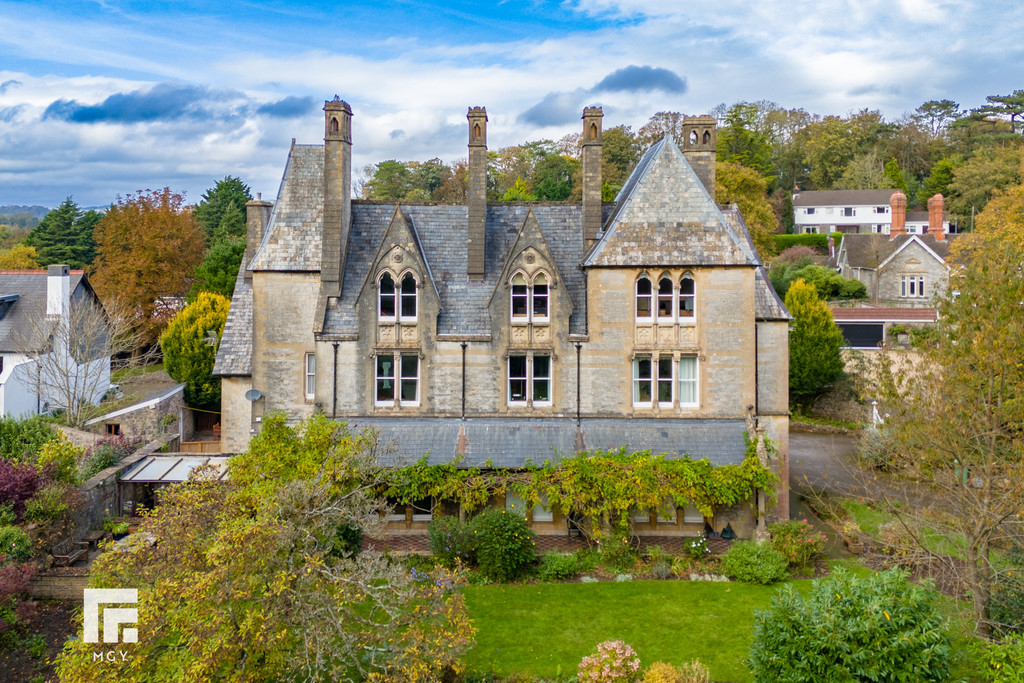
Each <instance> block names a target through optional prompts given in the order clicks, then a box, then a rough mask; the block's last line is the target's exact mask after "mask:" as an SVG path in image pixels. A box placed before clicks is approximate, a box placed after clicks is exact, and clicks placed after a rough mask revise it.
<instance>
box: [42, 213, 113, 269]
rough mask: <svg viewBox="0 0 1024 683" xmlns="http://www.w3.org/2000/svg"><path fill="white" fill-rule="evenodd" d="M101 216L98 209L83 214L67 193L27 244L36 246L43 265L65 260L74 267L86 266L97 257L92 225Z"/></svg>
mask: <svg viewBox="0 0 1024 683" xmlns="http://www.w3.org/2000/svg"><path fill="white" fill-rule="evenodd" d="M101 218H102V214H100V213H98V212H96V211H88V212H86V213H84V214H83V213H82V211H81V210H80V209H79V208H78V204H76V203H75V201H74V200H73V199H72V198H71V197H68V198H67V199H65V200H64V201H63V202H62V203H61V205H60V206H58V207H57V208H56V209H54V210H53V211H50V212H49V213H48V214H46V215H45V216H44V217H43V219H42V220H41V221H40V222H39V225H37V226H36V227H35V228H33V229H32V231H31V232H30V233H29V234H28V236H27V237H26V238H25V244H26V245H27V246H30V247H35V250H36V253H37V254H38V258H37V260H38V261H39V264H40V265H42V266H48V265H52V264H54V263H66V264H67V265H69V266H71V267H72V268H74V269H83V268H87V267H88V266H89V265H91V264H92V261H93V259H94V258H95V257H96V242H95V240H94V239H93V229H94V228H95V227H96V224H97V223H99V221H100V219H101Z"/></svg>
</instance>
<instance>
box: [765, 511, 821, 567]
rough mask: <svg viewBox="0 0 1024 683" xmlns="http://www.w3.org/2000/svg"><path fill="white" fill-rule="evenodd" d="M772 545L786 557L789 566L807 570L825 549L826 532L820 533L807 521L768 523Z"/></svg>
mask: <svg viewBox="0 0 1024 683" xmlns="http://www.w3.org/2000/svg"><path fill="white" fill-rule="evenodd" d="M768 531H769V532H770V533H771V535H772V547H773V548H775V550H777V551H778V552H780V553H782V555H783V556H784V557H785V558H786V562H788V563H789V566H791V567H795V568H797V569H800V570H805V569H807V568H809V567H810V566H811V564H812V563H813V562H814V561H815V560H817V559H818V556H819V555H820V554H821V551H822V550H824V549H825V539H826V536H825V534H820V533H818V532H816V531H815V530H814V528H813V527H812V526H811V525H810V524H808V523H807V520H806V519H805V520H803V521H802V522H798V521H796V520H792V519H791V520H786V521H785V522H775V523H774V524H769V525H768Z"/></svg>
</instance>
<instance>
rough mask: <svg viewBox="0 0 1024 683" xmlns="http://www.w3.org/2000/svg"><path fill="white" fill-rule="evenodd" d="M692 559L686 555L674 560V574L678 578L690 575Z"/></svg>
mask: <svg viewBox="0 0 1024 683" xmlns="http://www.w3.org/2000/svg"><path fill="white" fill-rule="evenodd" d="M691 561H692V560H691V558H690V557H687V556H685V555H680V556H678V557H673V558H672V573H673V574H675V575H676V576H678V577H683V576H686V575H687V574H689V573H690V562H691Z"/></svg>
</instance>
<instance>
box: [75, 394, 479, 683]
mask: <svg viewBox="0 0 1024 683" xmlns="http://www.w3.org/2000/svg"><path fill="white" fill-rule="evenodd" d="M379 449H380V446H379V444H378V443H377V441H376V438H375V437H374V436H373V435H372V434H370V433H354V432H350V431H349V430H348V429H347V428H346V427H345V426H344V425H343V424H339V423H337V422H333V421H331V420H328V419H327V418H324V417H322V416H314V417H312V418H309V419H307V420H306V421H304V422H302V423H301V424H299V425H298V426H296V427H294V428H292V427H288V426H287V424H286V422H285V417H284V416H283V415H280V414H278V415H268V416H267V417H266V419H265V420H264V422H263V428H262V430H261V432H260V434H259V435H258V436H257V437H255V438H254V439H253V441H252V444H251V445H250V447H249V450H248V451H246V452H245V453H242V454H239V455H237V456H235V457H234V458H232V460H231V462H230V464H229V465H228V468H229V470H228V478H227V479H226V480H215V479H214V478H213V477H211V476H210V474H209V472H208V471H207V472H204V471H200V472H198V473H196V474H195V475H194V476H193V478H192V479H191V480H190V481H189V482H187V483H185V484H182V485H180V486H175V487H172V488H170V489H168V490H167V491H166V492H165V493H164V495H163V496H162V497H161V505H160V506H159V507H158V508H157V509H156V510H154V511H153V512H152V513H151V514H150V515H149V516H148V517H147V518H146V519H145V520H144V521H143V523H142V531H143V533H141V534H138V535H137V536H136V537H133V538H139V539H143V538H144V539H145V540H141V542H134V543H129V545H128V546H126V547H125V548H123V551H122V552H112V553H104V554H103V555H102V556H101V557H100V558H99V559H98V560H96V562H95V563H94V564H93V566H92V570H91V573H90V581H91V585H92V586H93V587H128V586H130V587H133V588H137V589H138V591H139V600H138V605H137V609H138V630H139V633H140V638H139V642H138V643H135V644H130V643H122V644H121V645H119V646H118V647H119V648H122V649H125V650H129V651H130V653H129V654H130V656H129V658H128V660H127V661H119V662H117V663H110V662H94V661H93V656H92V651H93V649H94V647H95V646H93V645H91V644H88V643H83V642H82V641H81V640H76V639H72V640H70V641H68V644H67V645H66V647H65V650H64V652H63V654H62V655H61V658H60V661H59V662H58V672H59V674H60V677H61V680H62V681H65V683H72V682H78V681H82V682H85V681H117V680H126V679H135V680H225V681H246V680H263V679H266V678H268V677H270V678H273V679H275V680H310V681H327V680H332V681H333V680H346V681H351V680H367V679H368V678H370V679H372V680H404V681H410V682H411V681H432V680H441V678H442V676H443V675H444V674H445V673H446V671H448V670H449V669H452V670H454V671H453V672H449V673H456V674H457V673H458V672H459V671H460V669H461V667H460V665H459V658H460V657H461V656H462V655H463V654H464V653H465V652H466V651H467V650H468V649H469V648H470V647H471V646H472V643H473V627H472V625H471V623H470V620H469V617H468V614H467V612H466V608H465V604H464V600H463V598H462V596H461V595H460V594H459V592H458V590H457V588H458V579H459V576H458V575H457V574H452V573H450V572H447V571H445V570H436V571H435V572H433V573H432V574H431V575H430V576H427V575H425V574H421V573H418V572H412V573H410V571H409V569H408V566H407V565H406V564H405V563H404V562H401V561H396V560H394V559H392V558H389V557H386V556H385V555H383V554H381V553H379V552H376V551H373V550H363V551H361V552H358V548H356V549H353V548H352V547H351V546H348V545H346V544H345V543H344V542H343V539H344V538H345V537H346V536H345V534H347V533H350V532H349V531H348V530H349V529H351V528H358V529H360V530H362V531H363V532H364V533H366V534H367V535H371V536H377V535H379V534H380V533H381V532H382V531H383V529H384V526H385V525H386V523H387V521H386V520H387V518H386V514H385V513H386V509H387V505H386V503H385V501H384V500H382V499H381V498H379V497H378V495H377V493H376V491H377V489H378V487H379V486H381V485H382V479H381V477H382V471H381V470H380V468H379V466H378V465H377V462H376V461H377V457H378V456H379V455H380V452H379ZM141 634H145V637H142V636H141Z"/></svg>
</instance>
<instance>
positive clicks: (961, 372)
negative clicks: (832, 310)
mask: <svg viewBox="0 0 1024 683" xmlns="http://www.w3.org/2000/svg"><path fill="white" fill-rule="evenodd" d="M1017 201H1018V202H1019V198H1018V200H1017ZM997 208H998V210H997ZM1001 208H1002V207H993V214H992V215H991V221H990V216H989V215H985V214H983V216H984V219H982V217H979V223H980V224H981V225H984V226H985V228H984V229H983V230H980V231H979V232H977V233H976V234H973V235H963V236H961V237H960V238H958V239H957V241H956V242H954V243H953V245H952V247H951V252H952V254H951V260H952V262H953V263H954V264H955V266H954V268H953V270H952V273H951V275H950V279H949V286H948V288H947V292H950V293H953V292H955V293H956V294H955V295H953V294H949V295H947V297H946V298H944V299H942V300H941V301H939V302H938V313H939V315H938V321H937V322H936V324H935V336H934V340H933V342H932V343H931V344H929V345H926V346H924V347H923V349H922V350H921V354H922V356H921V358H920V359H914V360H913V361H911V360H910V359H905V358H904V357H903V356H902V355H901V354H896V353H895V352H894V353H893V354H892V355H891V356H884V357H883V361H884V362H883V363H882V364H881V366H880V368H879V374H878V386H879V398H880V399H881V401H882V403H883V406H884V410H885V412H887V413H889V417H888V418H887V420H886V424H885V427H884V429H883V430H882V432H881V438H882V440H883V443H884V444H885V447H886V450H885V452H887V453H888V454H889V455H888V458H889V460H888V462H887V465H888V466H889V467H890V468H891V469H894V470H896V471H898V472H899V473H901V474H902V475H904V476H906V477H908V478H910V479H911V480H914V481H916V482H918V483H919V484H920V485H921V490H926V491H927V492H928V493H927V496H917V497H915V499H914V500H913V501H911V502H912V504H910V505H907V501H903V502H902V504H901V503H899V502H898V501H890V500H888V499H887V500H885V501H884V502H886V503H890V505H889V506H888V509H889V510H890V511H892V512H893V514H896V515H897V516H898V518H899V519H900V521H901V522H902V527H901V530H900V536H901V537H903V538H906V539H908V541H909V542H910V543H911V544H912V545H915V546H917V548H918V549H919V550H920V551H921V552H922V553H924V554H925V555H926V556H927V557H929V558H930V559H931V561H933V562H940V563H942V564H943V565H944V566H945V567H946V569H947V571H949V572H952V573H953V574H954V575H955V576H957V577H958V578H959V579H960V580H961V581H963V583H964V585H965V586H966V588H967V590H968V591H969V592H970V594H971V602H972V611H973V616H974V620H975V621H976V623H977V629H978V632H979V633H980V634H981V635H983V636H984V635H987V634H988V633H989V629H990V627H991V623H990V618H989V614H988V603H989V593H990V589H991V586H992V584H993V582H994V580H995V579H996V577H997V576H998V573H999V571H1000V565H999V564H998V563H997V562H996V561H994V558H993V557H992V548H993V546H995V545H998V544H1001V543H1003V542H1006V541H1007V539H1009V538H1013V533H1015V532H1014V531H1013V530H1011V529H1009V528H1008V527H1009V526H1011V525H1012V524H1016V522H1017V520H1019V519H1021V518H1022V517H1024V363H1022V362H1021V360H1020V359H1021V358H1024V308H1022V304H1021V302H1022V301H1024V271H1022V266H1021V264H1022V263H1024V243H1022V242H1021V241H1020V239H1019V232H1020V227H1019V224H1018V223H1017V222H1016V221H1017V220H1018V219H1019V207H1018V210H1017V211H1016V212H1006V213H1003V212H1002V210H1001ZM987 213H988V210H986V214H987ZM936 540H938V542H939V543H941V544H942V545H943V546H944V547H945V548H946V550H945V551H943V552H937V551H936V547H935V541H936Z"/></svg>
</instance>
